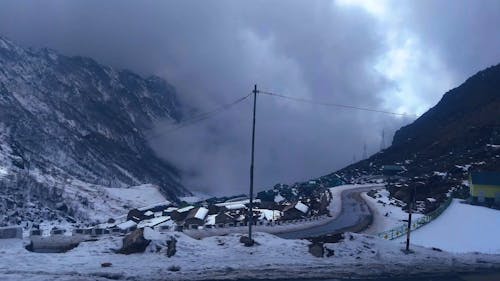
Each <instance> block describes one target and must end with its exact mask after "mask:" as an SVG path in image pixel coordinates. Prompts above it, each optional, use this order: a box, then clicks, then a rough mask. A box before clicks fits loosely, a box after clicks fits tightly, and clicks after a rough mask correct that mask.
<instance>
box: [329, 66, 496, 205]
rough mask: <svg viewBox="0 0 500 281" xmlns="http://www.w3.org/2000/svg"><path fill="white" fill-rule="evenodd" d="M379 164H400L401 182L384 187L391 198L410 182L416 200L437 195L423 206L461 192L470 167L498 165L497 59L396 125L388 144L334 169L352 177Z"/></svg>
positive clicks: (404, 193)
mask: <svg viewBox="0 0 500 281" xmlns="http://www.w3.org/2000/svg"><path fill="white" fill-rule="evenodd" d="M384 165H399V166H402V167H403V169H404V171H402V172H400V173H399V176H402V177H403V178H402V179H401V182H400V183H396V184H394V185H392V186H391V187H390V188H389V190H390V191H391V194H392V195H393V196H395V197H396V198H398V199H402V200H406V198H407V197H408V195H409V193H410V191H411V190H413V188H416V190H417V200H422V201H426V198H429V197H433V198H436V199H438V200H437V202H434V201H433V200H431V201H433V202H429V201H428V200H427V203H428V205H430V206H428V208H427V210H428V211H430V210H432V209H433V208H435V207H436V206H438V204H439V202H440V201H442V200H444V199H445V198H446V194H447V193H448V192H450V191H455V192H456V193H462V194H461V195H462V196H464V197H465V196H467V190H468V189H467V188H466V186H465V185H464V180H467V179H468V175H469V172H470V171H499V170H500V64H498V65H496V66H492V67H489V68H487V69H485V70H483V71H480V72H478V73H477V74H475V75H474V76H472V77H470V78H469V79H467V81H465V82H464V83H463V84H462V85H460V86H459V87H457V88H455V89H452V90H450V91H449V92H447V93H446V94H445V95H444V96H443V98H442V99H441V101H440V102H439V103H438V104H437V105H436V106H434V107H433V108H431V109H429V110H428V111H427V112H426V113H425V114H423V115H422V116H421V117H420V118H418V119H417V120H416V121H415V122H413V123H412V124H409V125H407V126H405V127H403V128H401V129H400V130H398V131H397V132H396V134H395V136H394V140H393V143H392V145H391V146H390V147H389V148H388V149H386V150H384V151H381V152H379V153H377V154H375V155H373V156H372V157H370V158H368V159H366V160H363V161H360V162H358V163H355V164H353V165H350V166H348V167H346V168H344V169H342V170H340V171H338V172H337V173H335V174H337V175H341V176H342V177H343V178H345V179H347V180H353V179H356V178H359V177H362V176H368V177H369V176H370V175H376V174H381V170H382V167H383V166H384ZM332 175H333V174H332ZM460 189H461V190H462V191H459V190H460ZM456 195H459V194H456Z"/></svg>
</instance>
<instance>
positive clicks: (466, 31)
mask: <svg viewBox="0 0 500 281" xmlns="http://www.w3.org/2000/svg"><path fill="white" fill-rule="evenodd" d="M407 13H408V22H409V25H410V26H411V27H412V28H413V30H414V31H415V32H416V33H418V34H419V35H420V37H421V39H422V40H423V41H424V42H425V45H426V46H428V48H435V49H436V50H437V51H438V52H439V56H440V57H441V58H442V59H443V60H444V61H445V64H446V65H447V66H448V68H449V70H450V72H451V73H452V74H453V75H454V76H455V79H456V80H458V82H460V83H461V82H463V81H464V80H465V79H466V78H468V77H469V76H471V75H473V74H475V73H476V72H477V71H480V70H482V69H484V68H486V67H489V66H491V65H495V64H498V63H499V62H500V31H499V26H500V1H497V0H482V1H468V0H446V1H433V0H423V1H412V2H410V7H408V11H407Z"/></svg>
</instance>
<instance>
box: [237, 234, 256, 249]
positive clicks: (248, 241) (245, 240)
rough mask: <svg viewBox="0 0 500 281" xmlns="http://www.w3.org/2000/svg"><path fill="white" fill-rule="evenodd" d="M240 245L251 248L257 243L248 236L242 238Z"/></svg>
mask: <svg viewBox="0 0 500 281" xmlns="http://www.w3.org/2000/svg"><path fill="white" fill-rule="evenodd" d="M240 243H242V244H243V245H245V247H251V246H253V245H254V244H255V241H254V240H253V239H250V238H249V237H248V236H241V237H240Z"/></svg>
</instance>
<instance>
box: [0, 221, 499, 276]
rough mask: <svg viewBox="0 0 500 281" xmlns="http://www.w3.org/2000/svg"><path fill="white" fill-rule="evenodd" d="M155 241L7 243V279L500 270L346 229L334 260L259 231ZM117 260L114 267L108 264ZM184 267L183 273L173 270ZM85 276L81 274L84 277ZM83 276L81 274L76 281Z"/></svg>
mask: <svg viewBox="0 0 500 281" xmlns="http://www.w3.org/2000/svg"><path fill="white" fill-rule="evenodd" d="M172 235H173V236H174V237H175V238H176V239H177V253H176V255H175V256H173V257H171V258H168V257H167V256H166V253H165V251H166V249H165V241H166V240H169V239H170V237H171V236H172ZM145 236H146V238H150V239H154V240H153V241H152V242H151V244H150V245H149V246H148V249H147V250H146V252H145V253H142V254H132V255H121V254H115V253H113V251H112V250H111V249H113V248H119V247H120V246H121V238H120V237H112V236H108V237H102V238H101V239H100V240H98V241H95V242H82V243H81V244H80V246H78V247H77V248H75V249H73V250H70V251H69V252H67V253H59V254H54V253H52V254H49V253H32V252H28V251H27V250H25V249H24V248H22V245H21V243H20V240H0V279H1V280H99V278H109V279H118V280H124V279H127V280H206V279H210V280H222V279H236V278H241V279H244V278H246V279H274V278H280V279H291V278H368V277H373V276H378V275H381V274H385V276H387V275H388V274H390V276H408V275H413V274H422V273H433V274H437V273H440V272H441V273H442V272H464V271H465V272H466V271H474V270H478V269H489V270H492V269H495V270H499V269H500V255H485V254H463V255H457V254H450V253H447V252H438V251H434V250H431V249H427V248H422V247H418V246H415V247H413V249H414V250H415V253H413V254H409V255H405V254H404V253H403V252H402V251H401V247H400V245H398V244H397V243H394V242H392V241H385V240H381V239H378V238H375V237H373V236H367V235H360V234H346V237H347V238H346V239H345V240H344V241H343V242H341V243H336V244H326V247H327V248H329V249H331V250H333V251H334V255H333V256H331V257H328V258H326V257H325V258H317V257H313V256H312V255H311V254H309V253H308V244H309V242H308V241H306V240H287V239H280V238H278V237H276V236H273V235H271V234H266V233H255V240H256V241H257V242H258V243H259V245H257V246H255V247H251V248H247V247H244V246H243V245H242V244H241V243H240V242H239V238H240V235H238V234H231V235H228V236H218V237H209V238H205V239H202V240H196V239H192V238H190V237H188V236H186V235H184V234H182V233H166V234H160V233H158V232H154V231H150V230H146V231H145ZM104 262H110V263H112V265H111V266H110V267H101V263H104ZM174 266H176V267H178V269H179V271H172V268H173V267H174ZM76 277H78V278H76ZM75 278H76V279H75Z"/></svg>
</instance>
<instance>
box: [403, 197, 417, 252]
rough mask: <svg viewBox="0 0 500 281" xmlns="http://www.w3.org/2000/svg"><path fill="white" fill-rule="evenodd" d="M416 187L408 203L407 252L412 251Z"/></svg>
mask: <svg viewBox="0 0 500 281" xmlns="http://www.w3.org/2000/svg"><path fill="white" fill-rule="evenodd" d="M415 193H416V189H415V188H414V189H413V192H412V193H411V195H410V202H409V203H408V227H407V228H406V251H405V252H406V253H407V254H408V253H410V230H411V212H412V208H413V201H414V200H415V195H416V194H415Z"/></svg>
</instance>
